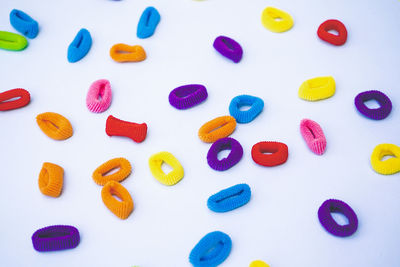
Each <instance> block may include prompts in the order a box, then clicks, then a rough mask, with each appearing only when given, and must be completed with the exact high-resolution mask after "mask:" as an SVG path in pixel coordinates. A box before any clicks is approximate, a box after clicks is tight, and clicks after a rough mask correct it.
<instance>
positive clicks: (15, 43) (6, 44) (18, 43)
mask: <svg viewBox="0 0 400 267" xmlns="http://www.w3.org/2000/svg"><path fill="white" fill-rule="evenodd" d="M27 46H28V40H26V38H25V37H24V36H22V35H19V34H16V33H13V32H6V31H0V48H2V49H5V50H11V51H21V50H24V49H25V48H26V47H27Z"/></svg>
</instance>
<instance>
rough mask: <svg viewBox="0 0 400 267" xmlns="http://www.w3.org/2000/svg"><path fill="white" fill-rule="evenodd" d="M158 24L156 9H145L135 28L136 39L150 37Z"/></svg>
mask: <svg viewBox="0 0 400 267" xmlns="http://www.w3.org/2000/svg"><path fill="white" fill-rule="evenodd" d="M159 22H160V13H158V11H157V9H155V8H154V7H152V6H150V7H148V8H146V9H145V10H144V11H143V13H142V16H141V17H140V20H139V23H138V27H137V33H136V35H137V37H139V38H141V39H144V38H148V37H150V36H152V35H153V34H154V31H155V30H156V28H157V25H158V23H159Z"/></svg>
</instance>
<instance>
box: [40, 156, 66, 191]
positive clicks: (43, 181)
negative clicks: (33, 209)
mask: <svg viewBox="0 0 400 267" xmlns="http://www.w3.org/2000/svg"><path fill="white" fill-rule="evenodd" d="M63 182H64V169H63V168H62V167H60V166H58V165H57V164H54V163H50V162H45V163H43V166H42V169H41V170H40V174H39V181H38V183H39V189H40V192H42V194H43V195H46V196H49V197H59V196H60V194H61V190H62V187H63Z"/></svg>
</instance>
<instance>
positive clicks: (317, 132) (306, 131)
mask: <svg viewBox="0 0 400 267" xmlns="http://www.w3.org/2000/svg"><path fill="white" fill-rule="evenodd" d="M300 133H301V135H302V136H303V138H304V141H306V143H307V146H308V147H309V148H310V149H311V151H312V152H314V153H315V154H317V155H322V154H324V152H325V148H326V138H325V135H324V132H323V131H322V128H321V126H319V124H318V123H316V122H315V121H313V120H310V119H303V120H301V122H300Z"/></svg>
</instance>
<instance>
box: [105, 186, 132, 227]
mask: <svg viewBox="0 0 400 267" xmlns="http://www.w3.org/2000/svg"><path fill="white" fill-rule="evenodd" d="M114 195H115V196H117V197H118V198H119V199H120V200H121V201H120V200H118V199H116V198H115V197H114ZM101 198H102V200H103V203H104V205H106V207H107V208H108V209H109V210H110V211H111V212H112V213H114V214H115V215H116V216H117V217H118V218H120V219H122V220H125V219H126V218H128V217H129V215H130V214H131V213H132V210H133V200H132V197H131V195H130V194H129V192H128V190H126V188H125V187H123V186H122V185H121V184H120V183H118V182H115V181H108V182H107V183H106V184H105V185H104V187H103V189H101Z"/></svg>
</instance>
